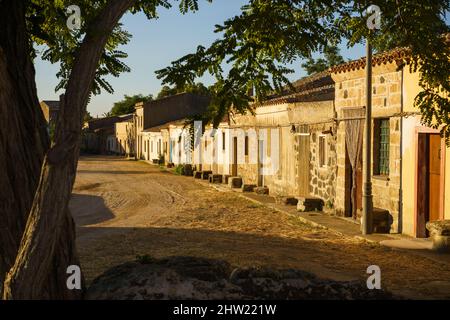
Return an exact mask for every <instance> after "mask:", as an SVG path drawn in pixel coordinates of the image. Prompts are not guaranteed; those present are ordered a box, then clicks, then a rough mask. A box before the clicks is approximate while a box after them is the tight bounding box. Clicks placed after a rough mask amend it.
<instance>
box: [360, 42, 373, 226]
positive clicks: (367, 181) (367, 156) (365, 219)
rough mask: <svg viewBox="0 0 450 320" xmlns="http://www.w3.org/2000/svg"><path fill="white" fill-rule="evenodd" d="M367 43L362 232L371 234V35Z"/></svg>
mask: <svg viewBox="0 0 450 320" xmlns="http://www.w3.org/2000/svg"><path fill="white" fill-rule="evenodd" d="M366 41H367V43H366V46H367V47H366V51H367V52H366V119H365V126H364V130H365V132H364V136H365V141H366V149H365V153H364V159H363V160H364V161H363V168H364V189H363V216H362V233H363V234H371V233H372V230H373V226H372V224H373V223H372V222H373V196H372V170H371V169H372V168H371V166H372V165H371V164H372V161H371V159H372V152H371V151H372V150H371V149H372V45H371V43H370V39H369V37H367V40H366Z"/></svg>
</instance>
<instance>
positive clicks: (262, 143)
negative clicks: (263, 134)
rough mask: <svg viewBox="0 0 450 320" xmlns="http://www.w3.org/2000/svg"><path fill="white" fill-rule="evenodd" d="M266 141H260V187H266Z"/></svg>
mask: <svg viewBox="0 0 450 320" xmlns="http://www.w3.org/2000/svg"><path fill="white" fill-rule="evenodd" d="M265 152H266V150H264V140H258V186H259V187H264V165H265V163H264V162H265V159H266V158H265V156H264V155H265Z"/></svg>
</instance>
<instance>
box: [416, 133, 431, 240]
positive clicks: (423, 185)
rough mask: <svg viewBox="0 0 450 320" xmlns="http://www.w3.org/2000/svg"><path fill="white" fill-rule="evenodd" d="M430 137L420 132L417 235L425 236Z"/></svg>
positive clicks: (418, 145)
mask: <svg viewBox="0 0 450 320" xmlns="http://www.w3.org/2000/svg"><path fill="white" fill-rule="evenodd" d="M428 161H429V156H428V137H427V135H426V134H423V133H419V137H418V144H417V195H416V201H417V212H416V215H417V216H416V237H418V238H425V237H426V236H427V229H426V227H425V225H426V223H427V221H428V200H429V199H428V194H429V190H428V179H427V172H428Z"/></svg>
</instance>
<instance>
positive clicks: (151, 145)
mask: <svg viewBox="0 0 450 320" xmlns="http://www.w3.org/2000/svg"><path fill="white" fill-rule="evenodd" d="M150 150H151V152H152V153H153V141H152V142H151V144H150Z"/></svg>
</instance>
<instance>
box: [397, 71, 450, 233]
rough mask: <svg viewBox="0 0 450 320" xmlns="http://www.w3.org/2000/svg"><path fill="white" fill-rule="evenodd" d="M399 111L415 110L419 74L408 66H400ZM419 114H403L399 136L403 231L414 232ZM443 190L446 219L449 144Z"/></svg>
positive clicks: (449, 214) (448, 216)
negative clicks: (404, 115) (401, 97)
mask: <svg viewBox="0 0 450 320" xmlns="http://www.w3.org/2000/svg"><path fill="white" fill-rule="evenodd" d="M403 74H404V82H403V111H404V112H418V111H419V110H418V109H417V108H415V107H414V99H415V97H416V96H417V94H418V93H419V92H420V91H421V88H420V86H419V74H418V73H411V72H410V71H409V68H408V67H406V68H405V69H404V70H403ZM420 119H421V116H420V115H415V116H409V117H406V118H403V136H402V144H403V146H402V149H403V152H402V167H403V175H402V189H403V233H404V234H407V235H411V236H414V224H415V219H416V217H415V207H416V201H417V200H416V190H415V189H416V186H415V181H416V176H417V150H416V148H417V130H418V128H422V129H425V128H424V127H423V126H422V124H421V123H420ZM442 174H444V175H445V177H444V179H445V186H444V190H443V191H442V192H444V193H445V194H444V199H445V200H444V217H445V219H450V212H449V209H450V148H446V159H445V169H444V172H443V173H442Z"/></svg>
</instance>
